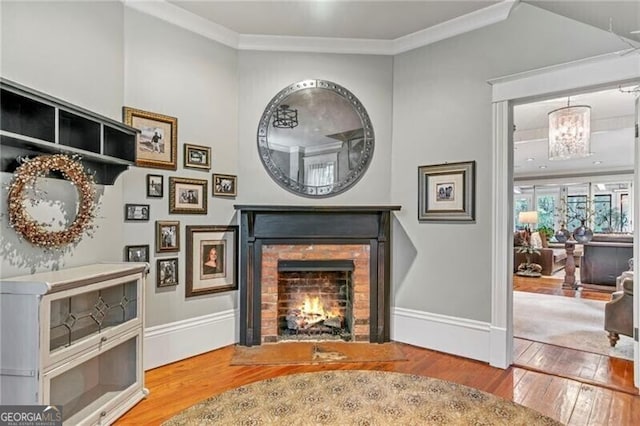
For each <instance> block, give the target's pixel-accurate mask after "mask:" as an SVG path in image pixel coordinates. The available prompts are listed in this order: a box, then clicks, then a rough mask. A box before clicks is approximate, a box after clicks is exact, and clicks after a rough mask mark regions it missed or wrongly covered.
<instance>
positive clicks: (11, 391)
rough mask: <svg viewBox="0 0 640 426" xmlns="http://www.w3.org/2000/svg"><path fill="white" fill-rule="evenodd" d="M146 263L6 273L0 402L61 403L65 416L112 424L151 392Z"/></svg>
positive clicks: (73, 421) (0, 320)
mask: <svg viewBox="0 0 640 426" xmlns="http://www.w3.org/2000/svg"><path fill="white" fill-rule="evenodd" d="M147 272H148V265H147V264H146V263H110V264H95V265H88V266H82V267H78V268H70V269H66V270H61V271H53V272H46V273H40V274H34V275H26V276H22V277H16V278H8V279H4V280H2V281H0V348H1V357H0V375H1V377H0V379H1V382H2V383H1V387H0V404H3V405H4V404H46V405H61V406H62V416H63V420H64V423H65V424H69V425H80V424H83V425H84V424H87V425H92V424H99V425H105V424H110V423H112V422H113V421H115V420H116V419H117V418H118V417H120V416H121V415H122V414H124V413H125V412H126V411H127V410H128V409H129V408H131V407H132V406H133V405H135V404H136V403H137V402H138V401H140V400H141V399H142V398H144V396H145V395H146V394H147V390H146V389H145V388H144V370H143V366H142V361H143V355H142V341H143V330H144V293H143V292H144V288H145V285H144V283H145V279H146V274H147Z"/></svg>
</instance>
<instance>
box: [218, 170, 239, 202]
mask: <svg viewBox="0 0 640 426" xmlns="http://www.w3.org/2000/svg"><path fill="white" fill-rule="evenodd" d="M212 179H213V180H212V185H211V187H212V188H213V196H214V197H215V196H220V197H235V196H236V195H238V177H237V176H235V175H223V174H218V173H214V174H213V176H212Z"/></svg>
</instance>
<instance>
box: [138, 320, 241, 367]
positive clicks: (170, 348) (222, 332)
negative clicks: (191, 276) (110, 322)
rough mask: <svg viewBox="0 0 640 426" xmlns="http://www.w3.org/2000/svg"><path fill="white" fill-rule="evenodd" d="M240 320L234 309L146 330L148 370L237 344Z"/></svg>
mask: <svg viewBox="0 0 640 426" xmlns="http://www.w3.org/2000/svg"><path fill="white" fill-rule="evenodd" d="M237 318H238V311H237V310H235V309H231V310H228V311H224V312H218V313H215V314H210V315H204V316H201V317H196V318H190V319H186V320H182V321H175V322H172V323H169V324H162V325H157V326H154V327H149V328H146V329H145V332H144V348H145V352H144V369H145V370H149V369H152V368H155V367H159V366H161V365H165V364H169V363H172V362H175V361H180V360H182V359H185V358H189V357H191V356H194V355H198V354H201V353H204V352H209V351H212V350H214V349H218V348H221V347H224V346H228V345H232V344H234V343H237V342H238V333H237V327H236V325H237V324H238V321H237Z"/></svg>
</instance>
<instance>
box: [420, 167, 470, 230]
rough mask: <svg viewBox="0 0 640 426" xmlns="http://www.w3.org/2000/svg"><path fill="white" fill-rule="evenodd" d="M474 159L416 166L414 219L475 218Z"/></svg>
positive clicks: (446, 219)
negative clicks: (416, 192)
mask: <svg viewBox="0 0 640 426" xmlns="http://www.w3.org/2000/svg"><path fill="white" fill-rule="evenodd" d="M475 165H476V162H475V161H467V162H460V163H445V164H436V165H430V166H420V167H418V220H420V221H444V222H447V221H452V222H463V221H469V222H472V221H474V220H475Z"/></svg>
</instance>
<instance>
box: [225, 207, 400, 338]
mask: <svg viewBox="0 0 640 426" xmlns="http://www.w3.org/2000/svg"><path fill="white" fill-rule="evenodd" d="M235 208H236V209H237V210H239V211H240V223H241V244H240V259H241V260H240V344H241V345H245V346H253V345H260V344H263V343H271V342H278V341H281V340H292V339H293V340H306V339H321V340H327V339H332V340H333V339H336V340H337V339H340V340H345V341H367V342H372V343H383V342H388V341H389V340H390V333H389V331H390V323H389V319H390V303H389V302H390V300H389V297H390V271H389V266H390V256H391V239H390V232H391V224H390V222H391V221H390V219H391V212H392V211H394V210H399V209H400V207H399V206H256V205H236V206H235Z"/></svg>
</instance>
